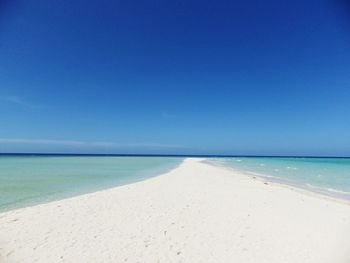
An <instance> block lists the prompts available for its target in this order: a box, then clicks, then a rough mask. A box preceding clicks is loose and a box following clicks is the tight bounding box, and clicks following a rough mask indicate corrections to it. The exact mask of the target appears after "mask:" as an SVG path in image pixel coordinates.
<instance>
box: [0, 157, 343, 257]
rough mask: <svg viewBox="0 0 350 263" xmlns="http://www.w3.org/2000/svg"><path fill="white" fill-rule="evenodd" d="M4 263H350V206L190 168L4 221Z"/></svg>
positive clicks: (192, 164)
mask: <svg viewBox="0 0 350 263" xmlns="http://www.w3.org/2000/svg"><path fill="white" fill-rule="evenodd" d="M0 248H1V250H0V255H1V257H0V262H45V263H50V262H74V263H76V262H152V263H153V262H191V263H196V262H225V263H226V262H238V263H240V262H242V263H245V262H247V263H249V262H259V263H262V262H269V263H277V262H278V263H285V262H291V263H302V262H307V263H313V262H315V263H322V262H327V263H328V262H329V263H338V262H339V263H348V262H350V206H349V205H347V204H342V203H339V202H335V201H332V200H327V199H326V198H322V197H319V196H313V195H307V194H303V193H300V192H299V191H294V190H291V189H289V188H288V187H283V186H279V185H277V184H276V185H275V184H271V183H269V184H268V185H265V184H264V183H263V182H262V181H260V180H254V179H252V178H250V177H248V176H244V175H239V174H237V173H234V172H232V171H228V170H225V169H223V168H218V167H214V166H211V165H208V164H205V163H201V162H200V159H186V160H185V161H184V163H183V164H182V165H181V166H180V167H179V168H177V169H175V170H173V171H171V172H169V173H167V174H165V175H162V176H158V177H154V178H151V179H148V180H145V181H142V182H138V183H134V184H131V185H126V186H121V187H117V188H114V189H110V190H105V191H100V192H96V193H92V194H87V195H83V196H78V197H74V198H70V199H66V200H61V201H57V202H52V203H48V204H43V205H38V206H34V207H29V208H25V209H20V210H16V211H12V212H7V213H3V214H0Z"/></svg>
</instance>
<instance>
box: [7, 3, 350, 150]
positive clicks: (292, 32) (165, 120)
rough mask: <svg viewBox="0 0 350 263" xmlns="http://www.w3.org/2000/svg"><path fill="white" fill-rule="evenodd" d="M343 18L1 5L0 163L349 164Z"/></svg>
mask: <svg viewBox="0 0 350 263" xmlns="http://www.w3.org/2000/svg"><path fill="white" fill-rule="evenodd" d="M345 2H346V1H344V3H345ZM347 8H348V6H347V5H346V4H342V3H341V2H337V1H331V0H319V1H305V0H292V1H289V0H287V1H280V0H267V1H260V0H259V1H257V0H248V1H220V0H215V1H214V0H206V1H203V0H201V1H191V0H184V1H162V0H157V1H155V0H151V1H139V0H131V1H120V0H116V1H114V0H113V1H112V0H108V1H107V0H99V1H97V0H95V1H91V0H90V1H87V0H76V1H68V0H61V1H47V0H19V1H16V0H13V1H6V0H5V1H2V4H0V10H1V11H0V152H61V153H74V152H76V153H88V152H89V153H176V154H181V153H186V154H191V153H194V154H262V155H264V154H267V155H350V12H348V11H349V10H347Z"/></svg>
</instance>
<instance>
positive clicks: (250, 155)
mask: <svg viewBox="0 0 350 263" xmlns="http://www.w3.org/2000/svg"><path fill="white" fill-rule="evenodd" d="M6 155H7V156H9V155H22V156H24V155H29V156H33V155H34V156H35V155H36V156H96V157H98V156H101V157H103V156H105V157H107V156H116V157H117V156H119V157H123V156H124V157H128V156H129V157H219V158H224V157H268V158H350V156H326V155H253V154H162V153H157V154H151V153H143V154H141V153H140V154H138V153H39V152H33V153H20V152H19V153H5V152H4V153H1V152H0V156H6Z"/></svg>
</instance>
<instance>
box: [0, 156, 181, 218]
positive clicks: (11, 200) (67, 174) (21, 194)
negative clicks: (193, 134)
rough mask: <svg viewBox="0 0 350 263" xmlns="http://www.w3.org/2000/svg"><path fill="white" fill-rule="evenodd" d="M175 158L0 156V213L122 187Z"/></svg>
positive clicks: (167, 165)
mask: <svg viewBox="0 0 350 263" xmlns="http://www.w3.org/2000/svg"><path fill="white" fill-rule="evenodd" d="M182 160H183V158H177V157H120V156H117V157H116V156H36V155H34V156H13V155H11V156H10V155H8V156H6V155H0V211H1V212H3V211H7V210H11V209H15V208H20V207H25V206H30V205H35V204H39V203H44V202H48V201H53V200H58V199H62V198H67V197H71V196H75V195H80V194H84V193H89V192H94V191H97V190H101V189H106V188H110V187H114V186H119V185H124V184H128V183H132V182H136V181H139V180H143V179H146V178H149V177H152V176H155V175H159V174H161V173H164V172H166V171H168V170H170V169H173V168H175V167H176V166H178V165H179V164H180V163H181V161H182Z"/></svg>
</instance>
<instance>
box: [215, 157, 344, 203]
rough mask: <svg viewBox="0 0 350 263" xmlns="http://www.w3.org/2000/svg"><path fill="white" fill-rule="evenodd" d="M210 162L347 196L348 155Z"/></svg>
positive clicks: (224, 159) (234, 159)
mask: <svg viewBox="0 0 350 263" xmlns="http://www.w3.org/2000/svg"><path fill="white" fill-rule="evenodd" d="M210 161H211V162H214V163H216V164H219V165H223V166H227V167H231V168H234V169H236V170H240V171H243V172H246V173H249V174H252V175H257V176H262V177H266V178H270V179H272V180H273V179H276V180H277V181H282V182H285V183H290V184H293V185H297V186H301V187H303V188H307V189H310V190H313V191H317V192H322V193H326V194H330V195H336V196H337V197H344V198H346V199H350V158H309V157H305V158H302V157H297V158H291V157H290V158H289V157H288V158H280V157H234V158H233V157H232V158H212V159H210Z"/></svg>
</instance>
